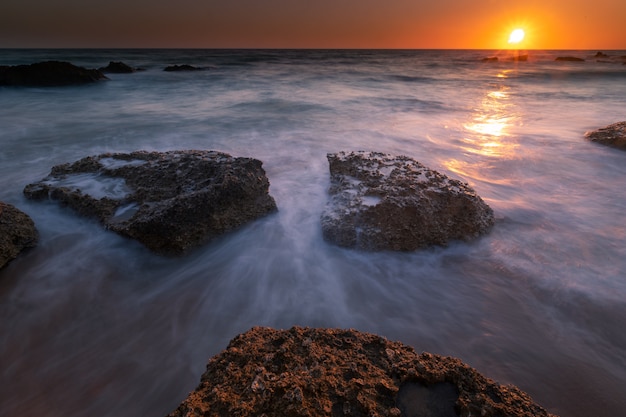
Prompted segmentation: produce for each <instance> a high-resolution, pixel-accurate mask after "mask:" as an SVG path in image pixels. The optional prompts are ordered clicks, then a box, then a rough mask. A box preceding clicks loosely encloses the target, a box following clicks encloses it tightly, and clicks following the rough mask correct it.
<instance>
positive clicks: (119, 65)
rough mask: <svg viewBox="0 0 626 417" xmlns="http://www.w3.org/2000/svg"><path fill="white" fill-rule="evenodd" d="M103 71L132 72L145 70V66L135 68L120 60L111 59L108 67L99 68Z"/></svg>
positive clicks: (115, 72)
mask: <svg viewBox="0 0 626 417" xmlns="http://www.w3.org/2000/svg"><path fill="white" fill-rule="evenodd" d="M98 70H99V71H101V72H103V73H111V74H130V73H133V72H136V71H143V68H133V67H131V66H130V65H128V64H125V63H123V62H119V61H109V65H107V66H106V67H102V68H98Z"/></svg>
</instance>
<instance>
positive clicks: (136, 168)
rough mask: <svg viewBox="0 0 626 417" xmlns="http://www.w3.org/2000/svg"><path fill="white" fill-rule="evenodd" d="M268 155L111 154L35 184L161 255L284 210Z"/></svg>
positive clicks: (32, 191)
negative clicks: (272, 190) (272, 185)
mask: <svg viewBox="0 0 626 417" xmlns="http://www.w3.org/2000/svg"><path fill="white" fill-rule="evenodd" d="M268 189H269V181H268V179H267V177H266V176H265V171H264V170H263V168H262V163H261V161H258V160H256V159H252V158H234V157H232V156H230V155H228V154H225V153H221V152H215V151H197V150H193V151H171V152H144V151H138V152H132V153H129V154H123V153H108V154H103V155H98V156H90V157H87V158H83V159H81V160H79V161H77V162H74V163H72V164H63V165H58V166H55V167H53V168H52V171H51V173H50V175H49V176H48V177H46V178H44V179H43V180H41V181H40V182H38V183H35V184H29V185H27V186H26V188H25V189H24V194H25V195H26V196H27V197H29V198H32V199H43V198H48V197H50V198H51V199H54V200H59V201H60V202H61V203H62V204H64V205H68V206H70V207H72V208H73V209H74V210H76V211H77V212H78V213H80V214H82V215H85V216H90V217H94V218H96V219H98V220H99V221H100V222H101V223H102V224H103V225H104V226H105V227H106V228H107V229H110V230H113V231H115V232H117V233H119V234H121V235H123V236H127V237H130V238H134V239H137V240H139V241H140V242H141V243H143V244H144V245H146V246H147V247H148V248H150V249H152V250H153V251H155V252H157V253H161V254H173V255H177V254H181V253H183V252H185V251H186V250H187V249H190V248H192V247H195V246H198V245H200V244H202V243H204V242H205V241H208V240H210V239H211V238H214V237H216V236H218V235H221V234H223V233H225V232H228V231H230V230H233V229H235V228H237V227H239V226H241V225H243V224H245V223H247V222H249V221H251V220H254V219H257V218H259V217H261V216H264V215H266V214H268V213H270V212H273V211H275V210H276V203H275V202H274V199H273V198H272V197H271V196H270V195H269V193H268Z"/></svg>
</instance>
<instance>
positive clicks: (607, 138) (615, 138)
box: [585, 122, 626, 150]
mask: <svg viewBox="0 0 626 417" xmlns="http://www.w3.org/2000/svg"><path fill="white" fill-rule="evenodd" d="M585 137H586V138H587V139H589V140H590V141H592V142H597V143H601V144H602V145H607V146H612V147H614V148H618V149H623V150H626V122H618V123H613V124H612V125H608V126H606V127H603V128H601V129H597V130H593V131H591V132H587V133H585Z"/></svg>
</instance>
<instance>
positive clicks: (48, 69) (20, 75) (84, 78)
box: [0, 61, 107, 87]
mask: <svg viewBox="0 0 626 417" xmlns="http://www.w3.org/2000/svg"><path fill="white" fill-rule="evenodd" d="M106 79H107V77H106V76H105V75H104V74H103V73H102V72H100V71H98V70H95V69H86V68H83V67H77V66H76V65H73V64H70V63H69V62H62V61H46V62H38V63H36V64H30V65H15V66H0V86H25V87H52V86H64V85H79V84H89V83H94V82H97V81H100V80H106Z"/></svg>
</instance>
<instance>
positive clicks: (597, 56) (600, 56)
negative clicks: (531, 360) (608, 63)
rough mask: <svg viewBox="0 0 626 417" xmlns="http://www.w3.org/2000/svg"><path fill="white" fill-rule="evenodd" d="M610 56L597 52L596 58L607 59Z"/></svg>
mask: <svg viewBox="0 0 626 417" xmlns="http://www.w3.org/2000/svg"><path fill="white" fill-rule="evenodd" d="M607 57H608V55H607V54H605V53H604V52H596V54H595V55H594V58H607Z"/></svg>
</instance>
